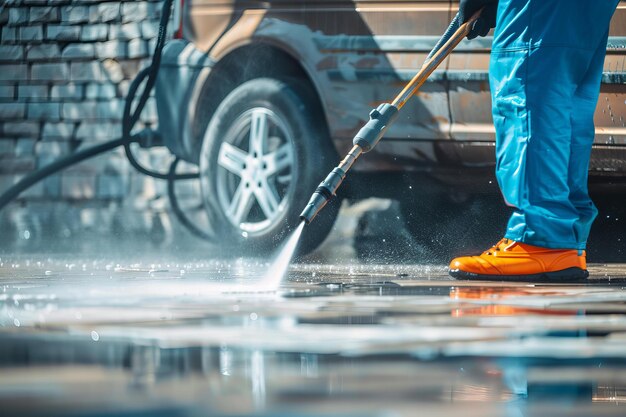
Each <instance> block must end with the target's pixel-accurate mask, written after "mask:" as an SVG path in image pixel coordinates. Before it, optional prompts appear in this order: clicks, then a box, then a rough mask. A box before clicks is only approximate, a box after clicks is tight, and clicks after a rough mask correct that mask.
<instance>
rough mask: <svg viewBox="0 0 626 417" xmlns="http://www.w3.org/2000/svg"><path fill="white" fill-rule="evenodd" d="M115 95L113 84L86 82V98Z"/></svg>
mask: <svg viewBox="0 0 626 417" xmlns="http://www.w3.org/2000/svg"><path fill="white" fill-rule="evenodd" d="M116 96H117V89H116V87H115V84H111V83H108V84H87V90H86V97H87V98H88V99H111V98H115V97H116Z"/></svg>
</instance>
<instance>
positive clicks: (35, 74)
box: [31, 63, 69, 81]
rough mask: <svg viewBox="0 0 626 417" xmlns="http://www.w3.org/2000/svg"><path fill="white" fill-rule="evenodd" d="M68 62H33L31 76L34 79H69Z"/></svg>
mask: <svg viewBox="0 0 626 417" xmlns="http://www.w3.org/2000/svg"><path fill="white" fill-rule="evenodd" d="M68 76H69V74H68V71H67V64H64V63H58V64H33V66H32V70H31V78H32V79H33V80H50V81H64V80H67V79H68Z"/></svg>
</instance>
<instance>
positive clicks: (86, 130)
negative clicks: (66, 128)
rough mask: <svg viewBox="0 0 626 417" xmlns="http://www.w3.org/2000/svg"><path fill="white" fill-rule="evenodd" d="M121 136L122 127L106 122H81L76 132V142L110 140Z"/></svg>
mask: <svg viewBox="0 0 626 417" xmlns="http://www.w3.org/2000/svg"><path fill="white" fill-rule="evenodd" d="M120 136H122V125H121V124H119V123H107V122H104V123H103V122H99V123H94V122H82V123H81V124H80V126H78V129H77V130H76V139H77V140H88V141H94V140H111V139H115V138H119V137H120Z"/></svg>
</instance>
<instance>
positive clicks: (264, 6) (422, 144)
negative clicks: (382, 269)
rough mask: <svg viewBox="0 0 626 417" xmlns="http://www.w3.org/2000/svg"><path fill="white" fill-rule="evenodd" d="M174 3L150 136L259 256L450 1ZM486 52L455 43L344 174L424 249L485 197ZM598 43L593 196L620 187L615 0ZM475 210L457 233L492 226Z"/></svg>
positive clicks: (384, 96)
mask: <svg viewBox="0 0 626 417" xmlns="http://www.w3.org/2000/svg"><path fill="white" fill-rule="evenodd" d="M181 3H184V5H183V6H182V13H180V14H179V15H180V21H177V22H176V23H177V24H179V25H180V27H179V31H178V34H179V39H176V40H173V41H170V42H169V43H168V45H167V46H166V49H165V50H164V53H163V69H162V71H161V72H160V75H159V80H158V83H157V92H156V94H157V107H158V115H159V126H160V130H161V133H162V135H163V137H164V139H165V141H166V144H167V146H168V147H169V149H170V150H171V151H172V152H173V153H174V154H176V155H177V156H178V157H180V158H182V159H183V160H186V161H188V162H191V163H193V164H197V165H198V166H199V168H200V170H201V175H202V193H203V198H204V201H205V207H206V210H207V211H208V212H209V214H210V215H211V218H212V219H213V220H214V221H213V224H212V226H213V227H214V228H215V229H216V232H217V233H219V235H220V237H221V238H222V239H223V240H224V241H225V242H233V243H238V244H242V245H245V246H247V247H251V248H258V249H263V248H272V247H276V246H277V245H278V244H279V243H280V242H281V241H282V240H283V239H284V238H285V237H286V235H287V232H288V231H289V230H292V229H293V228H294V226H295V225H297V223H298V215H299V213H300V212H301V210H302V208H303V207H304V205H305V203H306V201H307V200H308V198H309V196H310V195H311V193H312V191H314V189H315V188H316V186H317V184H318V183H319V181H320V180H321V179H323V177H324V176H325V175H326V174H327V172H328V171H329V169H330V168H332V167H333V166H334V165H336V163H337V162H338V161H339V159H340V158H341V156H342V155H343V154H344V153H345V152H347V151H348V150H349V149H350V147H351V143H352V142H351V140H352V137H353V135H354V134H355V133H356V131H357V130H358V129H359V128H360V127H361V126H362V124H363V123H365V122H366V119H367V117H368V113H369V111H370V109H371V108H373V107H375V106H376V105H377V104H379V103H380V102H384V101H389V100H391V99H392V98H393V97H394V96H395V95H396V94H397V92H398V91H400V89H401V88H402V87H403V85H404V84H405V83H406V82H407V81H408V80H410V78H411V77H412V76H413V75H414V73H415V72H416V70H417V69H418V68H419V67H420V66H421V64H422V62H423V61H424V59H425V57H426V55H427V54H428V52H429V51H430V50H431V48H432V47H433V46H434V45H435V43H436V41H437V40H438V38H439V36H440V35H441V34H442V33H443V31H444V30H445V28H446V27H447V25H448V24H449V22H450V20H451V19H452V17H453V16H454V14H455V13H456V11H457V7H458V2H455V1H448V0H445V1H444V0H429V1H425V0H415V1H405V0H358V1H348V0H325V1H317V0H266V1H255V0H247V1H243V0H187V1H184V2H182V1H181ZM490 43H491V37H489V36H488V37H485V38H478V39H475V40H472V41H467V40H465V41H463V42H462V43H461V44H460V45H459V46H458V48H457V49H456V50H455V51H454V52H453V54H452V55H451V56H450V57H449V58H448V59H447V60H446V61H445V63H444V64H443V65H442V66H441V67H440V68H439V69H438V70H437V71H436V72H435V73H434V74H433V75H432V76H431V78H430V79H429V81H428V82H427V83H426V84H425V85H424V86H423V88H422V89H421V91H420V92H419V93H418V94H417V95H416V96H415V97H414V98H412V99H411V101H410V102H409V104H408V105H407V106H406V107H404V109H403V110H402V113H401V115H400V117H399V119H398V120H397V122H396V123H395V125H394V126H393V127H392V128H391V129H390V130H389V131H388V133H387V135H386V137H385V138H384V139H383V141H381V143H380V144H379V145H378V146H377V147H376V148H375V149H374V150H373V151H372V152H371V153H369V154H367V155H366V156H364V157H363V158H361V159H360V160H359V161H358V162H357V164H355V167H354V168H353V171H351V173H350V176H349V177H348V180H347V182H346V183H345V185H344V187H343V188H342V190H341V191H342V197H344V198H345V197H348V198H363V197H368V196H383V197H390V198H396V199H398V200H399V201H400V204H401V207H402V212H403V213H404V217H405V218H406V220H407V223H408V225H409V226H410V227H409V229H410V230H412V231H413V232H414V234H415V235H416V236H417V237H418V239H420V240H421V241H422V243H428V244H440V245H443V246H445V245H446V240H448V241H452V239H446V238H445V237H442V236H435V234H436V231H437V230H441V225H442V224H443V223H445V222H446V219H453V218H454V217H455V216H460V215H461V214H464V215H467V213H466V210H468V207H470V208H471V204H470V202H472V201H473V202H475V201H479V202H480V204H483V201H488V200H489V199H493V197H494V196H497V195H498V190H497V186H496V181H495V177H494V127H493V124H492V118H491V100H490V93H489V83H488V63H489V52H490ZM607 48H608V53H607V58H606V62H605V73H604V76H603V84H602V92H601V95H600V101H599V104H598V108H597V112H596V118H595V120H596V140H595V146H594V151H593V156H592V160H591V166H590V187H591V189H592V191H593V192H595V193H600V192H602V193H619V192H623V190H624V189H623V184H624V180H626V147H625V146H624V145H626V123H625V121H624V117H625V114H624V109H625V104H626V102H625V100H626V85H625V83H626V2H622V3H620V6H619V7H618V10H617V12H616V14H615V16H614V19H613V21H612V25H611V30H610V37H609V43H608V46H607ZM481 196H485V198H486V200H483V199H482V197H481ZM480 204H479V205H478V206H479V207H482V206H481V205H480ZM338 205H339V204H338V203H337V202H335V204H333V205H332V206H331V207H329V208H326V209H325V211H324V212H322V214H321V215H320V216H319V218H318V219H316V221H315V222H314V223H313V224H312V225H311V226H309V227H307V229H306V233H305V235H306V236H305V245H306V249H307V250H310V249H313V248H314V247H315V246H316V245H318V244H319V243H320V242H321V241H322V240H323V239H324V238H325V237H326V236H327V234H328V233H329V231H330V229H331V227H332V224H333V222H334V220H335V217H336V215H337V211H338ZM481 210H484V207H483V208H481ZM483 214H484V213H483ZM483 214H477V215H475V216H474V217H472V218H473V219H474V220H473V221H472V222H469V223H468V222H465V223H464V227H465V228H467V229H469V230H470V231H472V230H471V229H472V228H475V230H474V231H473V232H475V233H478V231H480V230H481V227H483V226H486V227H490V226H493V224H494V221H492V220H490V219H489V218H485V216H484V215H483ZM492 214H493V213H490V214H489V215H492ZM504 215H505V213H502V214H501V215H500V217H499V218H501V219H502V218H504ZM481 216H482V217H481ZM496 223H497V222H496ZM448 243H450V242H448Z"/></svg>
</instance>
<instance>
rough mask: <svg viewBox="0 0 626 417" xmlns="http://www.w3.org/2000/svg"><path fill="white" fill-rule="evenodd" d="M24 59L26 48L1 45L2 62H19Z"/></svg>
mask: <svg viewBox="0 0 626 417" xmlns="http://www.w3.org/2000/svg"><path fill="white" fill-rule="evenodd" d="M23 58H24V47H22V46H18V45H0V62H8V61H19V60H21V59H23Z"/></svg>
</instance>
